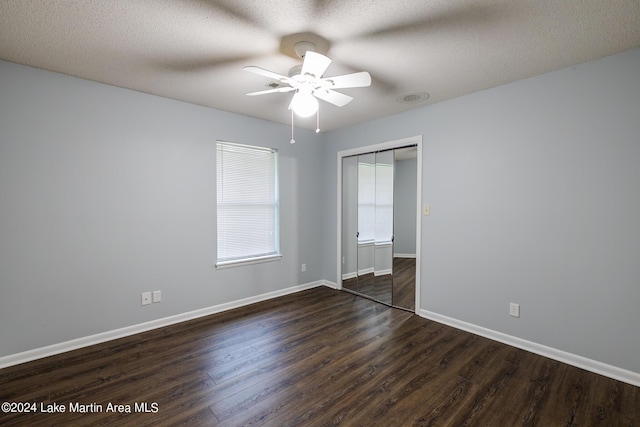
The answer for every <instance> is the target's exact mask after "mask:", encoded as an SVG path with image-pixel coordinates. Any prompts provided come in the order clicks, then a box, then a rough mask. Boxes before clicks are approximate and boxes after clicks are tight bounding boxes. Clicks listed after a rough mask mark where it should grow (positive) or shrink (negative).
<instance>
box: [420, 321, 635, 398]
mask: <svg viewBox="0 0 640 427" xmlns="http://www.w3.org/2000/svg"><path fill="white" fill-rule="evenodd" d="M418 315H419V316H421V317H424V318H425V319H429V320H433V321H435V322H438V323H443V324H445V325H448V326H452V327H454V328H456V329H461V330H463V331H466V332H470V333H472V334H475V335H480V336H482V337H485V338H489V339H491V340H494V341H498V342H501V343H503V344H507V345H510V346H512V347H517V348H520V349H522V350H526V351H529V352H531V353H535V354H539V355H540V356H544V357H548V358H550V359H554V360H557V361H559V362H563V363H566V364H568V365H572V366H576V367H578V368H582V369H585V370H587V371H591V372H594V373H596V374H600V375H604V376H606V377H609V378H613V379H615V380H619V381H623V382H625V383H629V384H632V385H634V386H637V387H640V373H638V372H633V371H628V370H626V369H622V368H618V367H617V366H613V365H608V364H606V363H602V362H598V361H597V360H593V359H588V358H586V357H582V356H578V355H577V354H572V353H568V352H566V351H563V350H558V349H557V348H553V347H547V346H546V345H542V344H538V343H535V342H532V341H527V340H525V339H522V338H518V337H514V336H512V335H507V334H504V333H502V332H498V331H494V330H492V329H487V328H484V327H482V326H478V325H474V324H472V323H467V322H464V321H462V320H458V319H454V318H452V317H448V316H444V315H442V314H438V313H434V312H432V311H428V310H424V309H419V310H418Z"/></svg>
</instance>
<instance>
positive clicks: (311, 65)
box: [300, 50, 331, 78]
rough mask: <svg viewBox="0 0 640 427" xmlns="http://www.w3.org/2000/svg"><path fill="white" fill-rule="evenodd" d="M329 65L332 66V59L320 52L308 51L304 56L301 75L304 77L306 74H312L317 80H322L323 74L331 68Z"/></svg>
mask: <svg viewBox="0 0 640 427" xmlns="http://www.w3.org/2000/svg"><path fill="white" fill-rule="evenodd" d="M329 64H331V58H328V57H326V56H324V55H322V54H320V53H318V52H314V51H312V50H308V51H307V53H305V55H304V61H303V62H302V70H300V74H302V75H303V76H304V75H305V74H311V75H313V76H315V77H316V78H320V77H322V73H324V72H325V71H326V69H327V67H329Z"/></svg>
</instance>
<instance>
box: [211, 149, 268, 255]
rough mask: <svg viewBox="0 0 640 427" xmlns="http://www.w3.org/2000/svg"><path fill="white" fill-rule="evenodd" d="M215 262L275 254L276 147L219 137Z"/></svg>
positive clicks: (217, 150)
mask: <svg viewBox="0 0 640 427" xmlns="http://www.w3.org/2000/svg"><path fill="white" fill-rule="evenodd" d="M216 172H217V174H216V180H217V205H218V256H217V265H224V264H232V263H236V262H244V261H252V260H259V259H263V258H269V257H272V256H279V247H278V246H279V242H278V240H279V237H278V182H277V152H276V151H275V150H271V149H267V148H261V147H252V146H247V145H239V144H232V143H228V142H221V141H218V142H217V144H216Z"/></svg>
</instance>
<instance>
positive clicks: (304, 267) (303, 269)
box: [301, 264, 307, 273]
mask: <svg viewBox="0 0 640 427" xmlns="http://www.w3.org/2000/svg"><path fill="white" fill-rule="evenodd" d="M301 269H302V272H303V273H304V272H305V271H307V264H302V268H301Z"/></svg>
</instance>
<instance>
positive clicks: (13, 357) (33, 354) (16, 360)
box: [0, 280, 337, 369]
mask: <svg viewBox="0 0 640 427" xmlns="http://www.w3.org/2000/svg"><path fill="white" fill-rule="evenodd" d="M318 286H328V287H330V288H334V289H336V286H337V285H336V284H335V283H331V282H326V281H323V280H318V281H315V282H311V283H306V284H303V285H298V286H292V287H290V288H286V289H281V290H278V291H273V292H268V293H266V294H261V295H256V296H253V297H248V298H243V299H241V300H237V301H231V302H228V303H224V304H218V305H214V306H211V307H206V308H201V309H199V310H194V311H189V312H186V313H182V314H177V315H175V316H169V317H164V318H162V319H156V320H152V321H149V322H145V323H139V324H137V325H131V326H127V327H124V328H120V329H114V330H112V331H107V332H102V333H99V334H95V335H90V336H87V337H82V338H77V339H73V340H70V341H65V342H61V343H58V344H52V345H48V346H45V347H40V348H35V349H33V350H28V351H24V352H21V353H16V354H10V355H8V356H2V357H0V369H1V368H6V367H8V366H13V365H18V364H20V363H25V362H30V361H32V360H36V359H42V358H43V357H48V356H53V355H55V354H60V353H65V352H67V351H71V350H76V349H79V348H82V347H88V346H90V345H94V344H100V343H103V342H106V341H111V340H114V339H117V338H123V337H126V336H129V335H134V334H138V333H140V332H146V331H150V330H152V329H157V328H162V327H164V326H169V325H173V324H176V323H180V322H184V321H187V320H192V319H197V318H199V317H204V316H209V315H211V314H215V313H220V312H222V311H227V310H232V309H234V308H239V307H242V306H245V305H249V304H254V303H256V302H260V301H266V300H269V299H272V298H277V297H280V296H283V295H288V294H293V293H296V292H300V291H304V290H307V289H311V288H315V287H318Z"/></svg>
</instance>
